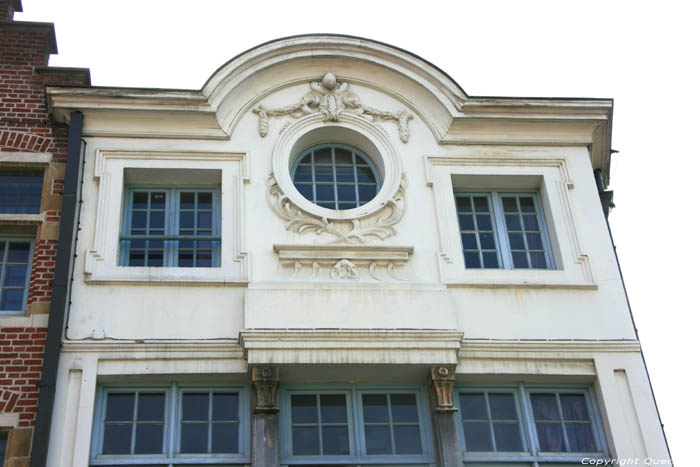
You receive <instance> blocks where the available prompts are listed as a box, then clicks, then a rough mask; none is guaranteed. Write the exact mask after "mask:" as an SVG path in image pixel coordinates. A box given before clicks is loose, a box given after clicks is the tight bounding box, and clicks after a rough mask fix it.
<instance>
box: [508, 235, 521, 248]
mask: <svg viewBox="0 0 700 467" xmlns="http://www.w3.org/2000/svg"><path fill="white" fill-rule="evenodd" d="M508 241H509V242H510V249H511V250H524V249H525V240H524V239H523V235H522V234H519V233H516V234H508Z"/></svg>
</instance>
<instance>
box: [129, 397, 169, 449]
mask: <svg viewBox="0 0 700 467" xmlns="http://www.w3.org/2000/svg"><path fill="white" fill-rule="evenodd" d="M139 399H140V398H139ZM162 452H163V424H162V423H140V424H138V425H136V444H135V446H134V453H135V454H159V453H162Z"/></svg>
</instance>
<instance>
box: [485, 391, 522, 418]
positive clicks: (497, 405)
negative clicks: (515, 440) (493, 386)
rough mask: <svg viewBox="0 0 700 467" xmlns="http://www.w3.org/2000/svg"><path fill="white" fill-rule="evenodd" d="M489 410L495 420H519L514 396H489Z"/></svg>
mask: <svg viewBox="0 0 700 467" xmlns="http://www.w3.org/2000/svg"><path fill="white" fill-rule="evenodd" d="M489 408H490V409H491V418H492V419H493V420H517V419H518V414H517V412H516V411H515V400H514V397H513V395H512V394H489Z"/></svg>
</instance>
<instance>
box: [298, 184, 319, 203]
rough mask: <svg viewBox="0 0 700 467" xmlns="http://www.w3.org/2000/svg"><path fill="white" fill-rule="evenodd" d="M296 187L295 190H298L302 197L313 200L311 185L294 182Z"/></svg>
mask: <svg viewBox="0 0 700 467" xmlns="http://www.w3.org/2000/svg"><path fill="white" fill-rule="evenodd" d="M295 186H296V187H297V190H299V193H301V196H303V197H304V198H306V199H308V200H309V201H313V200H314V188H313V185H311V184H308V185H305V184H295Z"/></svg>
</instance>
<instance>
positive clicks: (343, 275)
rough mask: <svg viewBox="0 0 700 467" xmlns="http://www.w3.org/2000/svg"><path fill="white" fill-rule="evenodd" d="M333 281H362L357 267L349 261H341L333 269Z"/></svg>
mask: <svg viewBox="0 0 700 467" xmlns="http://www.w3.org/2000/svg"><path fill="white" fill-rule="evenodd" d="M331 279H335V280H354V281H359V280H360V274H359V273H358V272H357V266H355V265H354V264H352V262H350V261H348V260H347V259H341V260H340V261H338V262H337V263H335V265H334V266H333V267H332V268H331Z"/></svg>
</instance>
